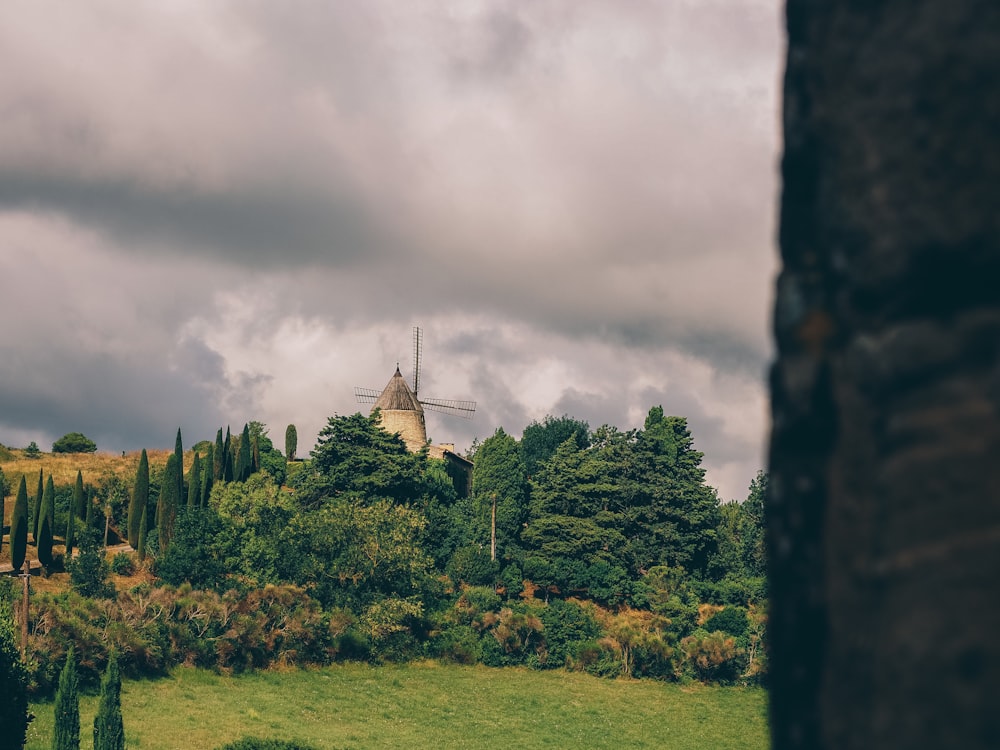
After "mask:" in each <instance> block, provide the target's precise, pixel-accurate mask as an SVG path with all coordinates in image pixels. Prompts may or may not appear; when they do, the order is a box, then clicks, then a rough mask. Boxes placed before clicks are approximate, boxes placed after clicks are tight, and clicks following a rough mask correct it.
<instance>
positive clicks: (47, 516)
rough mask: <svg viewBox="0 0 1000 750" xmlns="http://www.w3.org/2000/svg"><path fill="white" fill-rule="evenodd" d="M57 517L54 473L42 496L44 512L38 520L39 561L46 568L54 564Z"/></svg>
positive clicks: (46, 483)
mask: <svg viewBox="0 0 1000 750" xmlns="http://www.w3.org/2000/svg"><path fill="white" fill-rule="evenodd" d="M55 517H56V488H55V485H54V484H53V483H52V475H51V474H49V478H48V479H47V480H46V482H45V491H44V493H43V496H42V512H41V518H40V519H39V521H38V562H40V563H41V564H42V565H44V566H45V569H46V570H48V568H49V567H50V566H51V565H52V525H53V523H55Z"/></svg>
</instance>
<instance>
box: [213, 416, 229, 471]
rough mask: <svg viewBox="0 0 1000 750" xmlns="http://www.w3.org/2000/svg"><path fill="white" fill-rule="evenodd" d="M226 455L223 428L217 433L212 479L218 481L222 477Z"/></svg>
mask: <svg viewBox="0 0 1000 750" xmlns="http://www.w3.org/2000/svg"><path fill="white" fill-rule="evenodd" d="M225 457H226V452H225V450H224V448H223V445H222V428H221V427H220V428H219V431H218V432H217V433H215V452H214V454H213V455H212V459H213V460H212V479H215V480H216V481H218V480H220V479H222V475H223V473H224V472H223V469H222V462H223V460H224V459H225Z"/></svg>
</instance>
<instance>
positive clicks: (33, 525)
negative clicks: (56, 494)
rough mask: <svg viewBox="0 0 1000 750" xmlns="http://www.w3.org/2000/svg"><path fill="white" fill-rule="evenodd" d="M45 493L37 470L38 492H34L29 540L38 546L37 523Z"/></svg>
mask: <svg viewBox="0 0 1000 750" xmlns="http://www.w3.org/2000/svg"><path fill="white" fill-rule="evenodd" d="M44 493H45V485H44V483H43V482H42V470H41V469H39V470H38V490H37V491H36V492H35V505H34V511H35V512H34V514H33V515H32V516H31V538H32V539H34V540H35V546H36V547H37V546H38V522H39V520H41V517H42V495H43V494H44Z"/></svg>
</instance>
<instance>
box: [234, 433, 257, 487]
mask: <svg viewBox="0 0 1000 750" xmlns="http://www.w3.org/2000/svg"><path fill="white" fill-rule="evenodd" d="M252 473H253V458H252V456H251V443H250V425H249V424H244V425H243V434H242V435H240V450H239V455H238V457H237V459H236V474H235V479H236V481H238V482H245V481H246V480H247V478H248V477H249V476H250V475H251V474H252Z"/></svg>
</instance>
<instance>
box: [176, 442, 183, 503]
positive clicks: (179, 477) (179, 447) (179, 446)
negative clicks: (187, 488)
mask: <svg viewBox="0 0 1000 750" xmlns="http://www.w3.org/2000/svg"><path fill="white" fill-rule="evenodd" d="M174 458H175V459H176V461H177V474H176V476H175V477H174V481H175V482H177V495H176V501H175V504H174V507H175V508H178V507H180V505H181V503H182V502H183V501H184V443H183V441H182V439H181V428H180V427H178V428H177V437H175V438H174Z"/></svg>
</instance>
